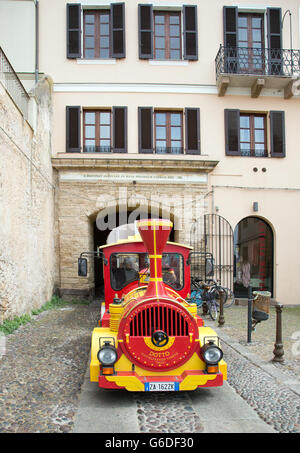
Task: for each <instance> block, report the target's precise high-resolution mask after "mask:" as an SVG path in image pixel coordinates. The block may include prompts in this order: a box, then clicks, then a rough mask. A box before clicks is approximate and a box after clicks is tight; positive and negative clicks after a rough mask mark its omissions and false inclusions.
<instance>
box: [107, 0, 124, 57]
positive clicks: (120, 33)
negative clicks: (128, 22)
mask: <svg viewBox="0 0 300 453" xmlns="http://www.w3.org/2000/svg"><path fill="white" fill-rule="evenodd" d="M110 16H111V20H110V24H111V56H112V57H113V58H125V3H112V4H111V5H110Z"/></svg>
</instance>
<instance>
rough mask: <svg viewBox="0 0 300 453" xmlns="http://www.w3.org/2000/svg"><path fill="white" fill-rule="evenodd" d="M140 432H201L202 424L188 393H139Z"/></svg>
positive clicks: (137, 401)
mask: <svg viewBox="0 0 300 453" xmlns="http://www.w3.org/2000/svg"><path fill="white" fill-rule="evenodd" d="M136 404H137V413H138V421H139V425H140V430H141V432H149V433H201V432H202V431H203V425H202V423H201V421H200V418H199V416H198V415H197V414H196V412H195V410H194V408H193V405H192V402H191V400H190V398H189V396H188V393H186V392H184V393H176V394H172V393H170V392H169V393H167V394H166V393H153V394H149V393H141V394H140V395H139V396H138V397H137V399H136Z"/></svg>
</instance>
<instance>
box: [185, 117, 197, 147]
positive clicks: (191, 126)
mask: <svg viewBox="0 0 300 453" xmlns="http://www.w3.org/2000/svg"><path fill="white" fill-rule="evenodd" d="M185 152H186V154H200V109H198V108H186V109H185Z"/></svg>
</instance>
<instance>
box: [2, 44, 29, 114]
mask: <svg viewBox="0 0 300 453" xmlns="http://www.w3.org/2000/svg"><path fill="white" fill-rule="evenodd" d="M0 81H1V82H2V83H3V85H4V87H5V89H6V90H7V92H8V94H9V95H10V97H11V98H12V100H13V101H14V103H15V104H16V105H17V107H18V108H19V109H20V110H21V112H22V113H23V115H24V118H25V119H28V104H29V95H28V94H27V91H26V90H25V88H24V87H23V85H22V83H21V81H20V79H19V77H18V76H17V74H16V73H15V71H14V69H13V67H12V65H11V64H10V62H9V60H8V58H7V57H6V55H5V53H4V52H3V50H2V48H1V47H0Z"/></svg>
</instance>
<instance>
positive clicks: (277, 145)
mask: <svg viewBox="0 0 300 453" xmlns="http://www.w3.org/2000/svg"><path fill="white" fill-rule="evenodd" d="M270 136H271V140H270V141H271V156H272V157H285V114H284V112H283V111H275V110H273V111H271V112H270Z"/></svg>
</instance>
